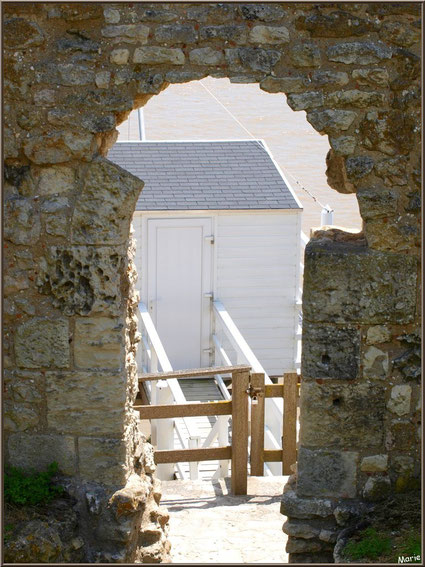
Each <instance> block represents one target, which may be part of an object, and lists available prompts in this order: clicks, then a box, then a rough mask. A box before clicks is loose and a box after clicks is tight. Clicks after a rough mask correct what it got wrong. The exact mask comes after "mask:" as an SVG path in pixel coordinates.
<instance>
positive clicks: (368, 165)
mask: <svg viewBox="0 0 425 567" xmlns="http://www.w3.org/2000/svg"><path fill="white" fill-rule="evenodd" d="M373 165H374V161H373V158H371V157H370V156H353V157H349V158H347V159H346V160H345V169H346V172H347V176H348V178H349V179H361V178H362V177H366V175H368V174H369V173H370V172H371V171H372V169H373Z"/></svg>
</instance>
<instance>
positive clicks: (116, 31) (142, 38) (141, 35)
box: [102, 24, 150, 45]
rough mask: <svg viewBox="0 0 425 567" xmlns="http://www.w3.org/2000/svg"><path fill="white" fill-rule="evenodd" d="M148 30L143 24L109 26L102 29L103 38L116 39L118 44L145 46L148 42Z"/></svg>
mask: <svg viewBox="0 0 425 567" xmlns="http://www.w3.org/2000/svg"><path fill="white" fill-rule="evenodd" d="M149 31H150V28H148V26H144V25H143V24H128V25H120V26H116V25H111V26H106V27H105V28H103V29H102V35H103V37H107V38H116V39H115V41H116V42H119V43H138V44H142V45H143V44H145V43H147V41H148V36H149Z"/></svg>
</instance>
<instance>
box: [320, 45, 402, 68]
mask: <svg viewBox="0 0 425 567" xmlns="http://www.w3.org/2000/svg"><path fill="white" fill-rule="evenodd" d="M327 55H328V59H329V61H336V62H338V63H345V64H347V65H350V64H353V63H355V64H357V65H371V64H373V63H379V62H380V61H383V60H386V59H391V57H392V50H391V48H390V47H388V46H387V45H385V44H384V43H382V42H380V41H379V42H376V43H374V42H372V41H364V42H360V41H353V42H347V43H336V44H335V45H331V46H330V47H328V49H327Z"/></svg>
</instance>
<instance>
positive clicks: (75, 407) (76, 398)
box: [46, 371, 127, 436]
mask: <svg viewBox="0 0 425 567" xmlns="http://www.w3.org/2000/svg"><path fill="white" fill-rule="evenodd" d="M46 380H47V384H46V395H47V424H48V427H49V428H52V429H55V430H56V431H59V432H61V433H65V434H76V435H87V433H88V432H89V431H90V432H91V433H92V435H95V436H96V435H97V436H99V435H102V434H113V435H120V434H122V433H123V428H124V423H125V416H124V411H125V401H126V382H127V376H126V375H125V374H123V373H121V374H118V373H110V372H105V371H103V372H73V373H70V372H47V373H46Z"/></svg>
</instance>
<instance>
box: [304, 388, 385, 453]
mask: <svg viewBox="0 0 425 567" xmlns="http://www.w3.org/2000/svg"><path fill="white" fill-rule="evenodd" d="M300 407H301V414H302V415H305V416H306V417H305V418H304V419H303V422H302V424H301V430H300V443H301V444H302V445H305V446H310V447H314V446H317V447H332V446H338V447H359V448H360V447H361V448H364V447H379V446H380V444H381V443H382V439H383V426H384V416H385V390H384V387H383V386H375V385H371V384H366V383H362V384H344V385H339V384H327V383H326V384H316V383H315V382H303V383H302V385H301V400H300Z"/></svg>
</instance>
